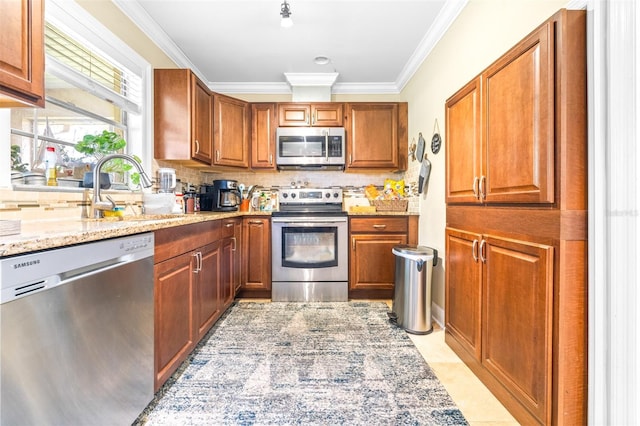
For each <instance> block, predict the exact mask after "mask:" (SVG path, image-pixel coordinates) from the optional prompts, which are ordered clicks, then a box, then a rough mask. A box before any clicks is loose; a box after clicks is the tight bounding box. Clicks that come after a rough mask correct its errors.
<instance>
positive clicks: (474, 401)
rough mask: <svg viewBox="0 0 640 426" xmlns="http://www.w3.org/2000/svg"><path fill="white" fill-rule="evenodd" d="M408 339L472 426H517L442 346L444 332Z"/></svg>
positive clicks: (503, 409) (437, 328)
mask: <svg viewBox="0 0 640 426" xmlns="http://www.w3.org/2000/svg"><path fill="white" fill-rule="evenodd" d="M409 337H410V338H411V340H412V341H413V343H414V345H416V347H417V348H418V351H420V354H422V356H423V357H424V359H425V360H426V361H427V363H428V364H429V366H430V367H431V369H432V370H433V372H434V373H435V374H436V376H437V377H438V379H439V380H440V382H441V383H442V384H443V385H444V387H445V389H447V392H449V395H451V398H453V400H454V401H455V403H456V405H457V406H458V408H460V411H462V414H463V415H464V417H465V418H466V419H467V421H468V422H469V424H470V425H471V426H489V425H495V426H511V425H518V424H519V423H518V422H517V421H516V420H515V419H514V418H513V417H512V416H511V414H509V412H508V411H507V410H506V409H505V408H504V406H502V404H501V403H500V402H499V401H498V400H497V399H496V398H495V397H494V396H493V394H492V393H491V392H489V390H488V389H487V388H486V387H485V386H484V385H483V384H482V382H480V380H479V379H478V378H477V377H476V376H475V375H474V374H473V373H472V372H471V370H470V369H469V368H468V367H467V366H466V365H465V364H464V363H463V362H462V361H461V360H460V358H458V356H457V355H456V354H455V353H454V352H453V351H452V350H451V348H449V346H448V345H447V344H446V343H445V342H444V330H442V329H441V328H440V327H438V326H437V325H436V326H434V331H433V332H432V333H430V334H427V335H415V334H409Z"/></svg>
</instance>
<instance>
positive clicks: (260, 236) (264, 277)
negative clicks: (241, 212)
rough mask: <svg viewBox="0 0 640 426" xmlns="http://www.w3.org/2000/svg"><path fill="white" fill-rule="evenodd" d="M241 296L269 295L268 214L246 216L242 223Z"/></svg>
mask: <svg viewBox="0 0 640 426" xmlns="http://www.w3.org/2000/svg"><path fill="white" fill-rule="evenodd" d="M242 240H243V242H242V258H243V259H244V261H243V268H244V271H243V274H242V285H241V286H240V296H241V297H264V298H270V297H271V226H270V219H269V217H268V216H246V217H244V218H243V225H242Z"/></svg>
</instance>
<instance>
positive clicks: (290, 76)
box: [284, 72, 338, 87]
mask: <svg viewBox="0 0 640 426" xmlns="http://www.w3.org/2000/svg"><path fill="white" fill-rule="evenodd" d="M284 76H285V78H286V79H287V81H288V82H289V84H290V85H291V86H329V87H331V86H333V84H334V83H335V82H336V79H337V78H338V73H337V72H285V73H284Z"/></svg>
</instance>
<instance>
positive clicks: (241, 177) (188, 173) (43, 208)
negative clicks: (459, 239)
mask: <svg viewBox="0 0 640 426" xmlns="http://www.w3.org/2000/svg"><path fill="white" fill-rule="evenodd" d="M410 166H411V165H410ZM158 167H171V168H174V169H176V175H177V177H178V179H180V181H181V183H182V184H183V186H186V184H187V183H190V184H193V185H200V184H202V183H211V182H212V181H213V180H215V179H233V180H237V181H238V182H241V183H244V184H245V185H246V186H247V187H248V186H249V185H258V186H262V187H267V188H269V187H280V186H290V185H291V184H292V183H295V184H298V185H308V186H316V187H327V186H340V187H343V188H344V187H365V186H367V185H370V184H373V185H376V186H382V185H383V184H384V180H385V179H387V178H389V179H393V180H400V179H403V178H404V180H405V184H406V185H409V186H410V187H416V185H417V183H416V182H417V170H414V169H415V167H410V168H409V170H408V171H407V172H400V173H391V172H377V173H346V172H336V171H326V172H324V171H312V172H300V171H282V172H273V171H269V172H244V171H243V172H236V171H220V172H212V171H211V170H209V169H207V170H206V171H204V170H203V171H200V170H198V169H193V168H189V167H186V166H182V165H180V164H175V163H172V162H168V161H154V172H153V174H152V176H154V177H155V170H157V168H158ZM103 194H109V195H110V196H111V197H112V198H113V199H114V201H115V202H116V204H117V205H119V206H123V207H125V211H126V214H140V213H141V211H142V193H141V192H139V191H134V192H126V191H103ZM91 196H92V190H90V189H88V190H82V189H73V190H68V191H64V190H60V188H56V189H55V190H52V189H50V188H46V187H40V188H35V187H34V188H33V190H30V191H17V190H12V189H10V188H6V189H3V188H0V219H24V220H35V219H55V218H69V217H77V218H80V217H83V215H85V214H88V213H89V206H90V201H91ZM418 208H419V199H418V197H417V196H415V194H414V195H413V196H410V197H409V207H408V210H409V211H412V212H415V211H418Z"/></svg>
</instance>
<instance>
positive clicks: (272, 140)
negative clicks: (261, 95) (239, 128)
mask: <svg viewBox="0 0 640 426" xmlns="http://www.w3.org/2000/svg"><path fill="white" fill-rule="evenodd" d="M276 128H277V124H276V104H273V103H270V104H251V168H253V169H272V170H275V168H276V162H275V157H276Z"/></svg>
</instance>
